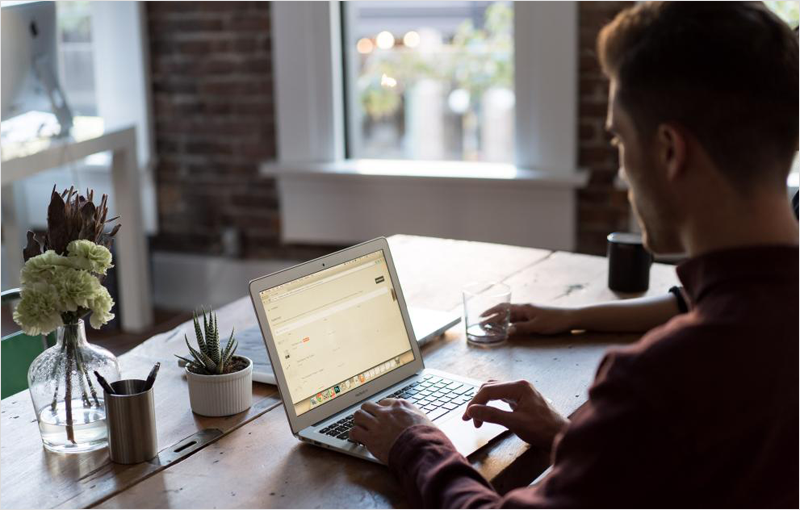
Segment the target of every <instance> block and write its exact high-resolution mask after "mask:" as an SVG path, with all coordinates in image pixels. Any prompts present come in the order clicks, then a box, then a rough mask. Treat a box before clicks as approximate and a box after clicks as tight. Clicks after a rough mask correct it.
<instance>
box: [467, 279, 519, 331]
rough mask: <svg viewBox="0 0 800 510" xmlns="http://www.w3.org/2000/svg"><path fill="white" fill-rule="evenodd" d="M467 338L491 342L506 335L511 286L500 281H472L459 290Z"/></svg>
mask: <svg viewBox="0 0 800 510" xmlns="http://www.w3.org/2000/svg"><path fill="white" fill-rule="evenodd" d="M461 295H462V297H463V299H464V326H465V327H466V332H467V341H468V342H470V343H472V344H477V345H494V344H499V343H502V342H505V340H506V338H508V326H509V319H510V311H509V308H508V306H507V305H508V304H509V303H510V302H511V288H510V287H509V286H508V285H505V284H503V283H495V282H477V283H471V284H469V285H467V286H466V287H464V288H463V289H462V291H461Z"/></svg>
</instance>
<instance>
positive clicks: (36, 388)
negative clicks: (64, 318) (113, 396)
mask: <svg viewBox="0 0 800 510" xmlns="http://www.w3.org/2000/svg"><path fill="white" fill-rule="evenodd" d="M95 371H97V372H98V373H99V374H100V375H102V376H103V377H104V378H105V379H106V380H107V381H108V382H109V383H111V382H114V381H118V380H119V378H120V373H119V362H118V361H117V358H116V357H115V356H114V355H113V354H111V353H110V352H109V351H108V350H106V349H103V348H102V347H98V346H95V345H91V344H90V343H89V342H87V341H86V329H85V327H84V323H83V321H82V320H79V321H78V322H77V323H75V324H66V325H64V326H62V327H60V328H58V330H57V331H56V345H54V346H53V347H50V348H49V349H47V350H46V351H44V352H43V353H42V354H40V355H39V356H38V357H37V358H36V359H35V360H33V363H31V366H30V368H29V369H28V388H29V390H30V392H31V399H32V400H33V408H34V410H35V411H36V417H37V419H38V420H39V432H40V433H41V435H42V443H44V447H45V448H47V449H48V450H50V451H52V452H58V453H80V452H89V451H92V450H97V449H99V448H104V447H105V446H107V445H108V439H107V437H106V434H107V433H106V412H105V404H104V401H103V388H102V387H101V386H100V384H99V383H98V382H97V379H96V378H95V375H94V372H95Z"/></svg>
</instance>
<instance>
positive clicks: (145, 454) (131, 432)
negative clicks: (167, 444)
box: [104, 379, 158, 464]
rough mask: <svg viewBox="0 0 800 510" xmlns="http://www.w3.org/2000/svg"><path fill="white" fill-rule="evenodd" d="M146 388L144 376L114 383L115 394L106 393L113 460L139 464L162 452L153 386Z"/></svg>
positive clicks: (112, 385) (109, 442)
mask: <svg viewBox="0 0 800 510" xmlns="http://www.w3.org/2000/svg"><path fill="white" fill-rule="evenodd" d="M144 387H145V381H143V380H141V379H124V380H122V381H116V382H113V383H111V388H112V389H113V390H114V394H113V395H109V394H108V392H104V393H105V403H106V427H107V428H108V454H109V457H111V461H112V462H116V463H118V464H137V463H139V462H144V461H146V460H150V459H152V458H153V457H155V456H156V455H158V436H157V434H156V410H155V405H154V399H153V388H152V387H151V388H150V389H149V390H147V391H142V389H144Z"/></svg>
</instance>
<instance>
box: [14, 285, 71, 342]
mask: <svg viewBox="0 0 800 510" xmlns="http://www.w3.org/2000/svg"><path fill="white" fill-rule="evenodd" d="M61 311H62V310H61V309H60V303H59V299H58V294H57V293H56V292H55V288H54V287H53V286H52V285H49V284H47V283H44V282H38V283H34V284H31V285H30V286H28V287H26V288H24V289H23V290H22V299H21V300H20V302H19V305H18V306H17V309H16V310H14V322H16V323H17V324H19V325H20V326H21V327H22V331H24V332H25V334H26V335H31V336H34V335H46V334H48V333H50V332H51V331H53V330H54V329H56V328H58V327H60V326H63V325H64V321H63V320H61Z"/></svg>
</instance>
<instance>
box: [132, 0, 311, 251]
mask: <svg viewBox="0 0 800 510" xmlns="http://www.w3.org/2000/svg"><path fill="white" fill-rule="evenodd" d="M147 22H148V28H149V37H150V61H151V62H150V65H151V73H152V91H153V105H154V120H155V122H154V124H155V133H154V135H155V141H156V152H157V155H158V166H157V169H156V181H157V189H158V207H159V234H158V236H156V238H155V239H154V240H153V248H154V249H156V250H166V251H185V252H191V253H203V254H213V255H217V254H223V253H225V249H226V246H227V247H235V246H236V245H238V246H239V248H240V250H239V251H240V253H241V255H243V256H245V257H277V258H280V257H291V256H297V255H302V254H294V253H287V251H289V250H291V249H292V247H284V246H280V244H279V233H280V230H279V229H280V221H279V215H278V203H277V193H276V189H275V182H274V181H273V180H272V179H265V178H262V177H260V176H259V175H258V164H259V163H260V162H261V161H263V160H265V159H270V158H274V157H275V125H274V103H273V89H272V62H271V51H270V44H271V41H270V6H269V2H147ZM223 239H228V241H232V243H231V242H228V243H227V244H226V243H225V242H223ZM295 251H296V250H295ZM301 251H302V250H301ZM317 251H318V250H317ZM317 251H314V254H317Z"/></svg>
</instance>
